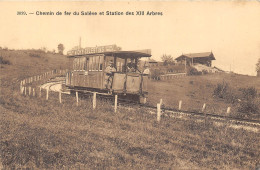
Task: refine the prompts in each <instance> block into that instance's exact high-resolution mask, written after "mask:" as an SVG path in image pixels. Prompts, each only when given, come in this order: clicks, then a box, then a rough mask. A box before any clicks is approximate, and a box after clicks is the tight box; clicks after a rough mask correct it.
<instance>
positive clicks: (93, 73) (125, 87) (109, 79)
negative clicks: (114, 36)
mask: <svg viewBox="0 0 260 170" xmlns="http://www.w3.org/2000/svg"><path fill="white" fill-rule="evenodd" d="M69 57H71V58H73V63H72V65H73V67H72V68H73V69H72V70H71V71H69V72H68V73H67V75H66V86H67V87H68V88H69V89H70V90H71V91H80V92H92V91H95V92H99V93H104V94H111V95H114V94H118V95H119V96H120V97H124V98H127V99H128V98H129V99H130V100H132V99H134V100H140V99H141V98H144V97H145V96H146V95H147V83H148V75H146V74H142V72H141V71H140V70H139V69H138V60H139V59H140V58H142V57H151V54H150V50H148V52H147V50H145V51H144V52H143V51H112V52H103V53H91V54H81V55H78V54H77V55H72V56H69ZM107 67H111V68H109V69H110V70H111V73H109V74H108V73H107V72H106V71H105V70H106V68H107Z"/></svg>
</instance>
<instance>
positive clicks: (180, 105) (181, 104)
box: [179, 100, 182, 110]
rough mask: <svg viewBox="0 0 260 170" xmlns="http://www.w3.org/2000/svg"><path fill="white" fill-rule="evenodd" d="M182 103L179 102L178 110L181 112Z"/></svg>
mask: <svg viewBox="0 0 260 170" xmlns="http://www.w3.org/2000/svg"><path fill="white" fill-rule="evenodd" d="M181 105H182V101H181V100H180V101H179V110H181Z"/></svg>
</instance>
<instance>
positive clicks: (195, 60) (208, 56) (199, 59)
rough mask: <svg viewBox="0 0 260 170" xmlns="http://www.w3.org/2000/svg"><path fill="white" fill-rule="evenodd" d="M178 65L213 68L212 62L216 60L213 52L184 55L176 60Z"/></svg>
mask: <svg viewBox="0 0 260 170" xmlns="http://www.w3.org/2000/svg"><path fill="white" fill-rule="evenodd" d="M175 60H176V61H177V62H178V63H182V64H185V63H186V64H187V65H194V64H203V65H206V66H208V67H211V64H212V60H216V59H215V57H214V55H213V53H212V52H203V53H190V54H182V55H181V56H179V57H177V58H176V59H175Z"/></svg>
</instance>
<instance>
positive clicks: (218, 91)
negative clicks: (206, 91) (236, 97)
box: [213, 81, 228, 98]
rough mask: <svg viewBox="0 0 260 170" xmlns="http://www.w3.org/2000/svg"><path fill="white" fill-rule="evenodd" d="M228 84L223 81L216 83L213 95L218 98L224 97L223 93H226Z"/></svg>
mask: <svg viewBox="0 0 260 170" xmlns="http://www.w3.org/2000/svg"><path fill="white" fill-rule="evenodd" d="M227 89H228V84H227V83H226V82H224V81H223V83H222V84H221V83H218V84H217V87H216V88H215V89H214V92H213V95H214V96H217V97H219V98H224V96H225V94H226V93H227Z"/></svg>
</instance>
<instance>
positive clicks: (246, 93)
mask: <svg viewBox="0 0 260 170" xmlns="http://www.w3.org/2000/svg"><path fill="white" fill-rule="evenodd" d="M239 91H241V92H242V98H244V99H247V100H248V99H255V98H256V97H257V90H256V88H254V87H249V88H240V89H239Z"/></svg>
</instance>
